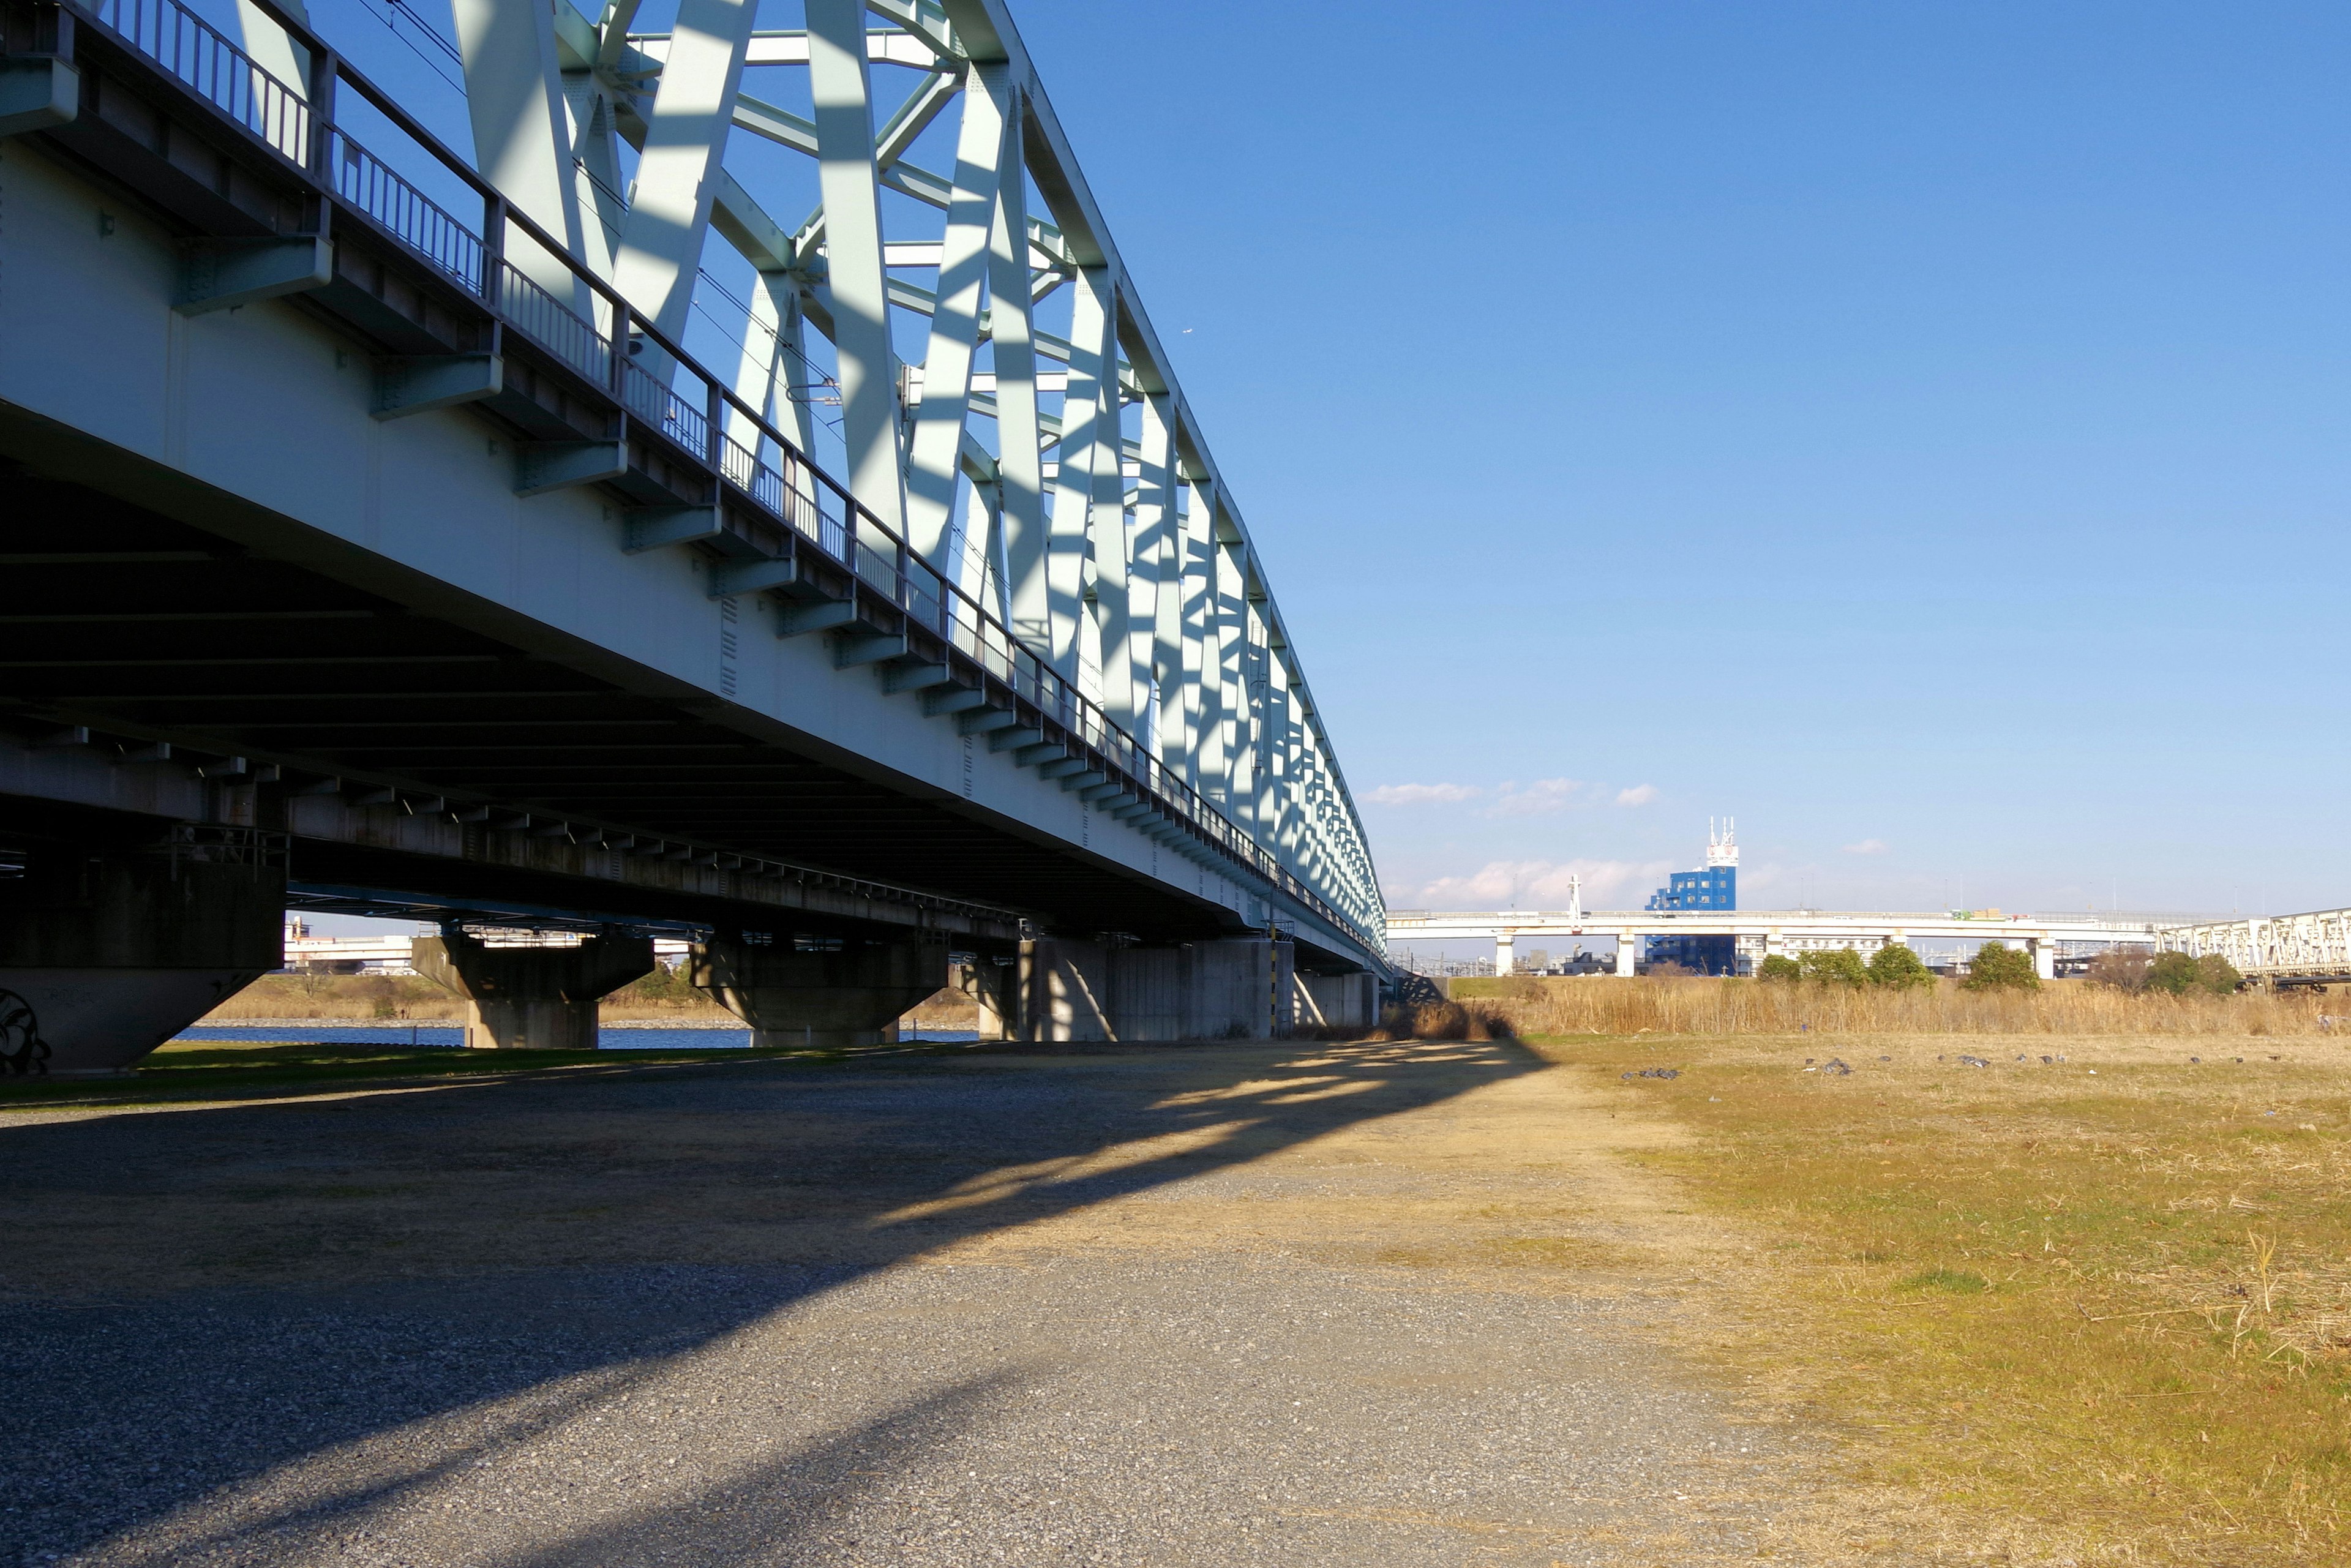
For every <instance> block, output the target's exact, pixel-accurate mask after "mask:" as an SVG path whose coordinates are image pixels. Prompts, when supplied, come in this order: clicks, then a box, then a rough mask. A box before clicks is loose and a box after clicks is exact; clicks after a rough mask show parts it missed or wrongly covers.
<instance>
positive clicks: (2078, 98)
mask: <svg viewBox="0 0 2351 1568" xmlns="http://www.w3.org/2000/svg"><path fill="white" fill-rule="evenodd" d="M1016 15H1017V16H1018V17H1019V22H1020V25H1021V27H1022V30H1023V33H1024V36H1025V37H1026V38H1027V39H1028V42H1029V47H1030V49H1031V51H1032V52H1033V53H1034V54H1035V55H1036V57H1038V60H1039V63H1040V69H1041V70H1042V72H1043V73H1044V76H1045V79H1046V82H1047V87H1048V89H1049V91H1050V93H1051V95H1052V98H1053V99H1054V102H1055V105H1056V107H1057V109H1058V110H1059V112H1060V114H1061V118H1062V120H1063V121H1064V122H1065V124H1066V125H1067V126H1068V128H1069V130H1070V132H1071V137H1072V140H1073V141H1074V142H1075V144H1076V145H1077V147H1078V148H1079V150H1080V153H1081V157H1082V158H1083V160H1084V162H1085V166H1086V171H1087V173H1088V177H1089V179H1090V180H1091V182H1092V185H1093V187H1094V189H1095V192H1096V193H1097V194H1098V196H1099V197H1100V198H1101V201H1102V205H1103V206H1104V208H1105V209H1106V211H1107V213H1108V214H1109V217H1110V220H1111V222H1112V225H1113V230H1114V232H1115V233H1116V235H1118V238H1119V243H1120V246H1121V249H1122V252H1123V255H1124V256H1125V257H1126V259H1127V262H1128V264H1129V266H1130V267H1131V268H1132V269H1133V271H1134V273H1135V274H1136V276H1137V277H1138V279H1139V281H1140V283H1141V286H1142V289H1143V292H1144V299H1145V303H1146V305H1147V308H1149V309H1150V311H1151V313H1152V315H1153V318H1154V319H1155V321H1156V323H1157V324H1158V325H1159V327H1160V328H1161V330H1162V333H1163V335H1164V336H1166V337H1169V338H1171V339H1173V340H1175V342H1176V343H1177V345H1178V346H1177V348H1176V350H1175V352H1176V354H1177V356H1178V362H1177V370H1178V371H1179V373H1180V374H1181V375H1182V377H1183V380H1184V383H1185V386H1186V392H1187V395H1188V396H1189V397H1190V399H1191V401H1192V402H1193V404H1194V406H1195V407H1196V409H1197V410H1198V411H1199V412H1200V413H1201V414H1202V416H1203V417H1204V419H1205V420H1206V422H1207V426H1208V434H1209V437H1210V440H1211V443H1212V444H1213V445H1214V448H1215V450H1216V452H1217V457H1218V461H1219V464H1220V465H1221V466H1222V467H1223V469H1224V471H1225V473H1226V475H1227V476H1228V478H1229V479H1230V480H1231V482H1232V484H1233V485H1234V487H1235V491H1236V495H1237V497H1238V500H1239V502H1240V504H1241V506H1242V507H1243V509H1244V511H1245V513H1246V515H1247V516H1248V517H1249V522H1250V526H1251V528H1252V531H1253V532H1254V534H1255V536H1256V538H1257V539H1258V542H1259V546H1260V549H1261V550H1262V553H1263V554H1264V556H1265V558H1266V559H1267V560H1268V562H1269V564H1270V569H1271V570H1272V572H1273V574H1274V578H1275V585H1276V589H1277V591H1278V592H1279V593H1280V597H1281V601H1282V603H1283V606H1284V609H1285V612H1287V614H1288V616H1289V619H1290V623H1291V625H1292V627H1293V630H1294V631H1295V632H1296V634H1297V637H1298V640H1299V646H1300V648H1301V652H1302V653H1303V654H1304V657H1305V658H1306V660H1307V663H1308V667H1309V671H1310V674H1311V678H1312V680H1313V683H1314V686H1315V690H1316V693H1317V695H1318V696H1319V698H1320V700H1321V703H1322V710H1323V713H1324V714H1325V716H1326V719H1327V722H1328V724H1329V726H1330V727H1331V730H1332V734H1333V736H1334V737H1335V738H1336V741H1337V744H1338V747H1339V750H1340V755H1341V758H1342V760H1343V764H1344V766H1345V768H1346V769H1347V773H1348V776H1349V779H1350V781H1351V782H1352V784H1353V788H1354V789H1355V792H1356V795H1357V798H1358V800H1361V801H1362V802H1363V806H1364V815H1365V817H1366V819H1367V821H1369V823H1370V826H1371V831H1372V833H1373V841H1374V851H1375V853H1376V855H1377V857H1378V860H1379V863H1380V868H1381V872H1382V874H1383V879H1384V882H1385V883H1386V884H1387V886H1388V889H1389V894H1390V899H1391V902H1392V903H1393V904H1396V905H1398V906H1405V905H1413V904H1426V903H1430V902H1436V903H1439V904H1447V903H1450V904H1463V903H1467V904H1487V903H1493V902H1508V901H1509V899H1510V897H1511V896H1516V897H1517V899H1518V902H1520V904H1531V903H1542V902H1551V901H1552V900H1553V899H1554V898H1555V897H1557V896H1560V884H1561V882H1562V878H1563V875H1564V873H1565V871H1566V869H1568V868H1571V867H1574V868H1579V869H1581V870H1582V871H1583V873H1584V874H1585V875H1586V878H1587V883H1588V885H1592V886H1596V887H1598V888H1600V889H1601V890H1602V891H1603V893H1604V894H1614V895H1615V897H1614V902H1622V901H1624V900H1625V899H1629V898H1635V896H1636V895H1637V894H1640V893H1644V892H1646V888H1647V887H1649V886H1651V885H1654V881H1655V879H1656V875H1657V873H1661V872H1662V871H1664V870H1665V869H1667V867H1668V866H1675V867H1686V866H1690V865H1695V864H1696V863H1698V855H1699V853H1700V852H1701V851H1702V849H1703V845H1704V836H1705V827H1706V819H1707V818H1708V815H1710V814H1715V815H1721V814H1730V815H1735V816H1736V817H1737V818H1738V820H1739V824H1740V840H1741V842H1742V845H1743V846H1744V850H1745V864H1744V873H1743V881H1744V883H1745V887H1744V888H1743V890H1742V891H1743V893H1744V894H1745V897H1744V902H1746V903H1747V904H1750V906H1762V905H1765V904H1773V903H1784V902H1789V901H1792V900H1793V899H1794V898H1796V897H1798V896H1805V897H1809V898H1810V899H1811V900H1812V901H1813V902H1815V903H1821V904H1830V905H1844V906H1858V907H1886V906H1894V907H1905V908H1916V907H1924V906H1933V905H1935V904H1938V902H1939V901H1941V900H1943V899H1945V898H1949V899H1950V900H1952V901H1953V902H1957V901H1959V899H1960V898H1961V897H1962V896H1964V898H1965V899H1966V901H1967V902H1968V903H1970V904H1975V905H1979V906H1980V905H1985V904H2000V905H2002V906H2004V907H2007V908H2011V909H2016V908H2035V907H2040V908H2063V907H2081V906H2083V905H2085V904H2093V903H2095V904H2097V905H2099V906H2101V907H2104V906H2106V905H2107V904H2109V903H2110V902H2118V903H2119V904H2120V906H2121V907H2123V908H2125V909H2142V910H2145V909H2227V908H2230V907H2231V906H2232V905H2235V906H2241V907H2244V908H2246V909H2249V910H2251V909H2257V908H2260V907H2262V905H2263V904H2266V905H2267V906H2268V907H2270V908H2272V909H2273V910H2276V909H2284V908H2289V907H2293V908H2307V907H2314V906H2323V905H2339V904H2343V903H2345V902H2346V900H2351V841H2346V835H2345V834H2343V833H2342V832H2341V831H2337V828H2336V824H2335V817H2336V816H2337V814H2338V813H2337V812H2336V810H2334V808H2335V807H2336V806H2337V804H2338V802H2339V801H2340V800H2341V799H2342V796H2343V789H2342V787H2341V784H2340V779H2341V778H2342V776H2343V773H2344V764H2345V761H2346V756H2345V751H2346V746H2345V738H2346V725H2345V722H2344V721H2345V718H2346V707H2351V704H2346V695H2345V694H2346V645H2345V644H2346V639H2345V635H2344V628H2345V615H2344V610H2343V607H2342V602H2341V601H2342V599H2343V597H2344V594H2345V591H2346V571H2345V568H2346V565H2351V559H2346V558H2347V557H2351V544H2346V530H2345V528H2344V522H2345V511H2346V500H2345V497H2346V483H2345V481H2346V477H2351V473H2346V470H2351V441H2346V436H2351V429H2346V423H2351V421H2346V412H2351V409H2346V399H2345V382H2344V370H2345V349H2346V331H2345V329H2346V303H2345V299H2346V295H2345V289H2344V287H2343V279H2344V277H2345V273H2346V267H2345V263H2346V217H2345V214H2346V211H2351V205H2347V204H2346V195H2351V191H2346V162H2351V160H2346V152H2351V146H2346V143H2347V142H2351V120H2346V116H2345V115H2344V113H2343V111H2342V97H2341V89H2340V83H2339V76H2340V68H2341V64H2342V62H2343V61H2344V60H2345V59H2346V58H2351V10H2346V9H2345V8H2344V7H2341V6H2339V5H2336V6H2322V5H2241V6H2215V5H2162V4H2145V3H2137V4H2132V5H2096V4H2068V5H2056V6H2052V5H2046V4H2037V5H2021V4H1990V3H1985V0H1967V3H1965V4H1932V3H1922V0H1905V3H1904V4H1900V5H1891V4H1867V5H1858V4H1856V5H1802V4H1773V5H1752V4H1744V3H1742V4H1659V3H1656V0H1637V3H1635V0H1624V3H1614V4H1560V5H1538V6H1519V7H1510V8H1499V7H1497V8H1479V9H1470V8H1462V9H1459V10H1450V9H1447V8H1441V7H1440V8H1430V7H1424V6H1386V5H1356V6H1351V7H1348V8H1347V9H1346V10H1345V11H1343V12H1332V11H1328V10H1312V11H1310V10H1308V9H1306V8H1301V7H1286V6H1263V5H1240V4H1221V3H1191V4H1186V5H1180V6H1169V5H1155V6H1144V5H1103V4H1100V3H1085V4H1081V3H1079V0H1022V3H1021V4H1019V5H1018V6H1017V7H1016ZM1185 328H1190V329H1192V331H1191V332H1189V333H1188V334H1186V333H1184V332H1183V331H1182V329H1185ZM1412 785H1418V786H1423V787H1424V788H1423V789H1420V790H1411V789H1405V788H1402V787H1405V786H1412ZM1438 787H1449V788H1438ZM1416 797H1418V798H1416ZM1431 797H1436V798H1431ZM1447 797H1449V798H1447ZM1620 800H1623V801H1625V802H1628V803H1625V804H1620V803H1619V801H1620ZM1630 802H1639V803H1637V804H1635V803H1630Z"/></svg>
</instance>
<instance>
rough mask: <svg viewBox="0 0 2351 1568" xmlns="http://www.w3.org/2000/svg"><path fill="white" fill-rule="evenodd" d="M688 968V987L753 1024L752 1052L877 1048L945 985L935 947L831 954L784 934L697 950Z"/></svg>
mask: <svg viewBox="0 0 2351 1568" xmlns="http://www.w3.org/2000/svg"><path fill="white" fill-rule="evenodd" d="M761 937H766V938H767V939H766V940H764V941H762V940H760V939H759V938H761ZM691 963H692V965H693V979H694V983H695V985H696V986H699V987H700V988H702V989H704V990H705V991H708V992H709V993H710V994H711V996H712V997H713V998H716V1000H717V1001H718V1002H719V1003H720V1004H721V1005H722V1006H724V1007H725V1008H726V1010H727V1011H729V1012H731V1013H733V1014H734V1015H735V1016H736V1017H737V1018H739V1019H742V1020H743V1021H744V1022H745V1023H747V1024H749V1025H750V1026H751V1043H752V1044H753V1045H754V1046H790V1045H799V1046H810V1047H820V1048H821V1047H831V1048H835V1049H838V1048H841V1047H845V1046H856V1045H879V1044H880V1043H882V1042H883V1040H886V1039H888V1038H889V1037H890V1031H891V1028H892V1026H893V1025H894V1024H895V1023H896V1022H897V1021H898V1018H899V1015H901V1014H903V1013H904V1012H906V1011H907V1010H908V1009H911V1008H913V1007H914V1006H915V1005H916V1004H917V1003H919V1002H920V1001H922V1000H923V998H925V997H928V996H930V995H931V994H932V993H933V992H935V991H937V990H940V989H942V988H944V987H945V986H946V983H947V949H946V944H944V943H938V942H868V941H862V940H860V939H858V938H856V937H844V938H842V939H841V946H840V948H839V949H838V950H836V951H831V952H803V951H801V950H799V948H798V947H797V946H793V945H792V938H791V937H790V936H789V935H788V934H785V933H776V934H774V935H773V936H769V935H768V934H767V933H764V932H763V933H757V934H747V933H738V934H735V935H730V936H714V937H712V938H711V940H710V941H708V942H706V943H702V944H699V945H697V946H695V949H694V956H693V958H692V960H691ZM984 1022H985V1018H984V1016H983V1023H984Z"/></svg>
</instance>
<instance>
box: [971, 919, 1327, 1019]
mask: <svg viewBox="0 0 2351 1568" xmlns="http://www.w3.org/2000/svg"><path fill="white" fill-rule="evenodd" d="M1296 951H1297V950H1296V948H1295V947H1294V946H1292V945H1291V944H1290V943H1288V942H1276V941H1273V940H1270V938H1267V937H1263V936H1229V937H1220V938H1217V939H1215V940H1211V941H1206V942H1186V943H1185V944H1183V945H1182V946H1175V947H1141V946H1113V945H1110V944H1106V943H1102V942H1088V941H1080V940H1077V939H1074V938H1071V937H1066V936H1040V937H1037V938H1035V939H1033V940H1031V941H1028V942H1023V943H1022V944H1021V945H1020V966H1019V981H1018V991H1017V999H1018V1001H1019V1013H1018V1015H1017V1021H1016V1022H1015V1025H1014V1029H1013V1032H1012V1034H1011V1038H1013V1039H1017V1040H1036V1041H1040V1042H1041V1041H1052V1042H1069V1043H1073V1044H1074V1043H1081V1042H1086V1041H1102V1042H1108V1041H1113V1040H1123V1041H1134V1040H1283V1039H1287V1038H1288V1037H1289V1035H1290V1030H1291V1029H1292V1027H1293V1025H1294V1023H1295V1021H1296V1019H1297V1017H1298V1013H1299V1010H1300V1009H1299V998H1300V992H1301V979H1300V977H1299V975H1298V973H1297V970H1296V967H1295V961H1294V960H1295V954H1296ZM1310 979H1311V977H1310ZM1338 996H1339V989H1338V988H1333V989H1332V997H1333V998H1334V999H1336V998H1338ZM1350 1021H1352V1020H1350ZM1362 1021H1363V1023H1364V1027H1365V1028H1369V1027H1370V1025H1371V1022H1372V1021H1373V1020H1372V1018H1371V1016H1370V1011H1369V1009H1368V1007H1366V1008H1365V1009H1364V1019H1363V1020H1362Z"/></svg>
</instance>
